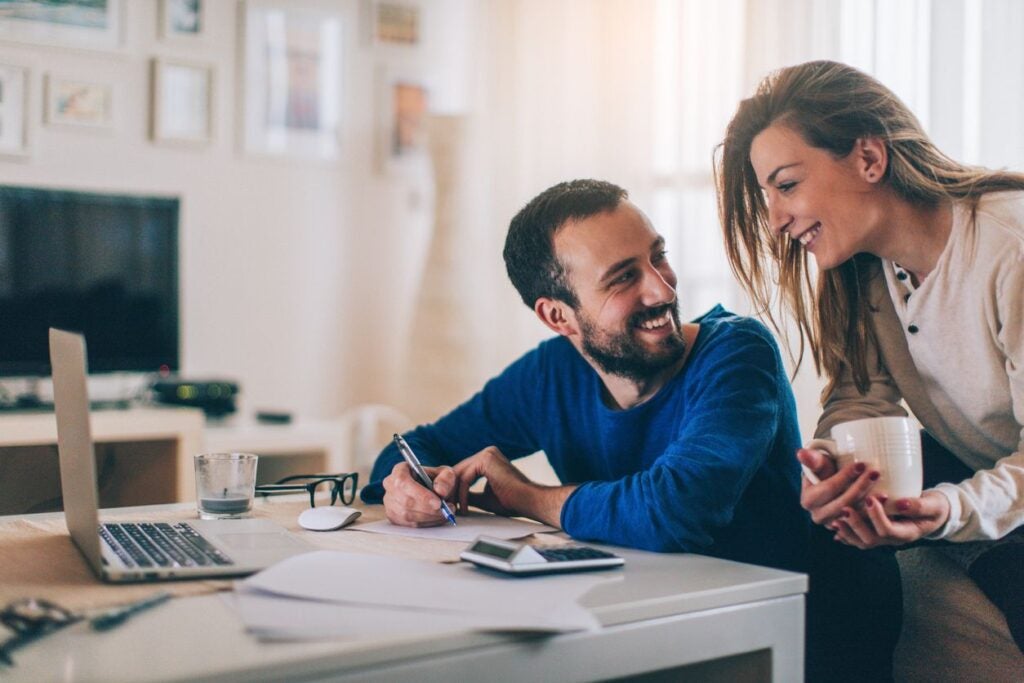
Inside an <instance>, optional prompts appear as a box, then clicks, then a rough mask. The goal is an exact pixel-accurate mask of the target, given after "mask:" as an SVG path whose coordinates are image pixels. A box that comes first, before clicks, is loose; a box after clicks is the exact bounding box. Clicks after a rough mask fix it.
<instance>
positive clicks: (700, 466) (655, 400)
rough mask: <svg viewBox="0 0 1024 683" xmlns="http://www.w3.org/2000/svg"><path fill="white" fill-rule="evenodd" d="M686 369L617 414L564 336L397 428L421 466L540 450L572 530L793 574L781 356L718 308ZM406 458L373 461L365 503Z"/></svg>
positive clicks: (796, 440) (793, 430)
mask: <svg viewBox="0 0 1024 683" xmlns="http://www.w3.org/2000/svg"><path fill="white" fill-rule="evenodd" d="M695 322H698V323H700V332H699V334H698V336H697V339H696V341H695V342H694V345H693V348H692V350H691V352H690V357H689V359H688V360H687V363H686V365H685V366H684V368H683V370H682V371H681V372H680V373H679V374H678V375H676V376H675V377H674V378H672V379H671V380H669V382H668V383H667V384H666V385H665V386H664V387H662V388H661V390H660V391H659V392H658V393H657V394H656V395H655V396H653V397H652V398H651V399H649V400H648V401H646V402H644V403H642V404H641V405H639V406H636V407H634V408H630V409H628V410H613V409H610V408H608V407H606V406H605V405H604V403H603V402H602V400H601V394H602V384H601V380H600V378H599V377H598V375H597V373H596V372H594V370H593V368H591V367H590V365H589V364H588V363H587V362H586V360H584V359H583V357H582V356H580V354H579V353H578V352H577V351H576V349H575V348H573V346H572V345H571V344H570V343H569V342H568V341H567V340H566V339H565V338H563V337H557V338H554V339H550V340H547V341H545V342H543V343H541V344H540V345H539V346H538V347H537V348H536V349H534V350H533V351H530V352H529V353H527V354H526V355H524V356H523V357H521V358H520V359H519V360H517V361H516V362H514V363H513V364H512V365H510V366H509V367H508V368H506V369H505V371H504V372H502V373H501V374H500V375H499V376H498V377H495V378H494V379H492V380H490V381H489V382H488V383H487V384H486V385H485V386H484V388H483V390H482V391H480V392H479V393H478V394H476V395H475V396H473V397H472V398H471V399H469V400H468V401H467V402H465V403H464V404H462V405H461V406H459V407H457V408H456V409H455V410H453V411H452V412H450V413H449V414H448V415H446V416H444V417H443V418H441V419H440V420H438V421H437V422H436V423H434V424H432V425H426V426H421V427H418V428H417V429H415V430H413V431H411V432H409V433H408V434H406V435H405V438H406V439H407V440H408V442H409V444H410V445H411V446H412V448H413V450H414V451H416V453H417V454H418V455H419V456H420V459H421V460H422V461H423V463H424V464H426V465H452V464H454V463H456V462H458V461H460V460H462V459H464V458H466V457H469V456H471V455H473V454H474V453H477V452H478V451H480V450H482V449H483V448H485V447H487V446H492V445H493V446H497V447H498V448H499V449H500V450H501V452H502V453H503V454H504V455H505V456H506V457H508V458H509V459H514V458H519V457H522V456H525V455H529V454H531V453H535V452H537V451H539V450H542V451H544V453H545V454H546V455H547V457H548V460H549V461H550V463H551V466H552V468H553V469H554V470H555V472H556V473H557V474H558V476H559V478H560V479H561V481H562V482H564V483H579V484H580V485H579V487H578V488H577V489H576V490H575V491H574V492H573V493H572V495H571V496H570V497H569V498H568V500H567V501H566V502H565V505H564V507H563V508H562V519H561V523H562V528H563V529H564V530H565V531H566V532H567V533H568V534H569V535H571V536H572V537H573V538H577V539H581V540H591V541H598V542H606V543H614V544H617V545H623V546H632V547H636V548H643V549H648V550H657V551H683V552H698V553H703V554H707V555H714V556H718V557H724V558H727V559H734V560H739V561H743V562H752V563H756V564H763V565H769V566H774V567H780V568H786V569H802V568H803V566H804V552H805V547H806V534H807V533H808V520H807V517H806V514H805V513H804V512H803V510H802V509H801V508H800V505H799V489H800V484H799V476H800V475H799V467H798V464H797V461H796V458H795V457H794V454H795V452H796V449H797V448H798V447H799V446H800V433H799V428H798V426H797V419H796V405H795V403H794V400H793V394H792V391H791V390H790V386H789V382H788V380H787V377H786V374H785V369H784V367H783V364H782V359H781V358H780V356H779V351H778V348H777V346H776V345H775V342H774V340H773V338H772V336H771V334H770V333H769V332H768V330H767V329H766V328H765V327H764V326H763V325H762V324H761V323H759V322H757V321H755V320H753V319H750V318H742V317H739V316H735V315H732V314H730V313H728V312H726V311H725V310H724V309H722V308H721V307H720V306H716V307H715V308H714V309H712V310H711V311H710V312H708V313H707V314H705V315H704V316H703V317H701V318H698V319H697V320H696V321H695ZM400 460H401V456H400V455H399V453H398V451H397V449H396V448H395V447H394V445H390V446H388V447H387V448H386V449H385V450H384V451H383V452H382V453H381V454H380V456H379V457H378V459H377V462H376V464H375V465H374V468H373V472H372V474H371V477H370V478H371V483H370V484H369V485H368V486H366V488H364V489H363V492H362V498H363V500H364V501H365V502H367V503H377V502H380V501H381V499H382V498H383V487H382V486H381V483H380V482H381V479H383V478H384V477H385V476H387V475H388V473H389V472H390V471H391V469H392V467H394V465H395V463H397V462H399V461H400Z"/></svg>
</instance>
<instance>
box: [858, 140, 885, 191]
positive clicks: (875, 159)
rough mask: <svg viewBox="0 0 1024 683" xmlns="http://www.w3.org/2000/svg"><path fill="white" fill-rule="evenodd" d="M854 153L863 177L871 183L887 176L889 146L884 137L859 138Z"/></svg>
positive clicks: (859, 171)
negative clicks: (886, 144)
mask: <svg viewBox="0 0 1024 683" xmlns="http://www.w3.org/2000/svg"><path fill="white" fill-rule="evenodd" d="M853 153H854V161H855V163H856V168H857V172H858V173H859V174H860V177H861V178H863V179H864V180H866V181H867V182H869V183H877V182H878V181H880V180H881V179H882V178H884V177H885V171H886V169H888V168H889V148H888V147H886V146H885V141H884V140H882V138H878V137H869V138H857V142H855V143H854V145H853Z"/></svg>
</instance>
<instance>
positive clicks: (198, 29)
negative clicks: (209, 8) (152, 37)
mask: <svg viewBox="0 0 1024 683" xmlns="http://www.w3.org/2000/svg"><path fill="white" fill-rule="evenodd" d="M159 20H160V21H159V23H160V26H159V33H160V37H161V38H162V39H164V40H186V41H190V42H191V41H198V40H200V39H202V38H203V36H204V35H205V33H206V0H160V14H159Z"/></svg>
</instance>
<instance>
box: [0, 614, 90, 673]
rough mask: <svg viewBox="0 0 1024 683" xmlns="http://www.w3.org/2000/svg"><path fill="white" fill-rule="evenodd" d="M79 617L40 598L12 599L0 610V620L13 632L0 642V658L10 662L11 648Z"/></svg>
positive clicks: (5, 662)
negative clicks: (12, 600)
mask: <svg viewBox="0 0 1024 683" xmlns="http://www.w3.org/2000/svg"><path fill="white" fill-rule="evenodd" d="M81 619H82V617H81V616H80V615H77V614H74V613H73V612H70V611H69V610H67V609H64V608H63V607H61V606H60V605H58V604H56V603H52V602H50V601H49V600H42V599H40V598H25V599H23V600H16V601H14V602H12V603H11V604H9V605H7V606H6V607H4V608H3V609H2V610H0V623H2V624H3V625H4V626H6V627H7V628H9V629H11V630H12V631H14V635H13V636H11V637H9V638H8V639H7V640H5V641H3V642H2V643H0V662H3V663H4V664H13V663H14V662H13V660H12V659H11V652H13V651H14V650H16V649H17V648H19V647H21V646H22V645H27V644H28V643H31V642H32V641H33V640H36V639H37V638H42V637H43V636H46V635H49V634H51V633H53V632H54V631H57V630H59V629H62V628H64V627H65V626H69V625H71V624H74V623H75V622H77V621H80V620H81Z"/></svg>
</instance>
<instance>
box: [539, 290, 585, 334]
mask: <svg viewBox="0 0 1024 683" xmlns="http://www.w3.org/2000/svg"><path fill="white" fill-rule="evenodd" d="M533 312H534V313H536V314H537V317H538V318H540V321H541V322H542V323H544V324H545V325H546V326H547V327H548V329H550V330H551V331H552V332H557V333H558V334H560V335H562V336H564V337H571V336H572V335H574V334H578V333H579V328H578V327H577V325H576V312H575V311H573V310H572V307H571V306H570V305H569V304H567V303H565V302H564V301H561V300H559V299H551V298H549V297H546V296H542V297H540V298H539V299H537V301H536V302H535V303H534V304H533Z"/></svg>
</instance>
